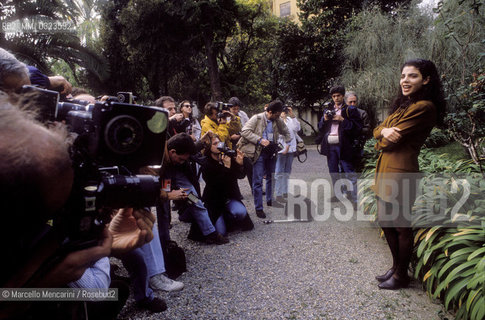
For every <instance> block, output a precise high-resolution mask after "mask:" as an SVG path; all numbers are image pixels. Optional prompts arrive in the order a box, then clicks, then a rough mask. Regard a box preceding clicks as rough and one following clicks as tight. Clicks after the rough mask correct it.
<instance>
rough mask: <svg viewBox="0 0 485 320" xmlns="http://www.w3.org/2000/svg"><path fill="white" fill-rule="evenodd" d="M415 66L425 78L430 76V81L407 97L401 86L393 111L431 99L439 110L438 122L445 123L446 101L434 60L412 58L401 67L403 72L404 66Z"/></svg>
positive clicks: (439, 123)
mask: <svg viewBox="0 0 485 320" xmlns="http://www.w3.org/2000/svg"><path fill="white" fill-rule="evenodd" d="M408 66H413V67H415V68H416V69H418V70H419V72H421V75H422V76H423V79H426V78H427V77H429V82H428V83H427V84H426V85H423V86H422V87H421V89H420V90H419V91H418V92H416V93H414V94H413V95H412V96H410V97H406V96H404V95H403V94H402V89H401V87H399V93H398V94H397V97H396V99H395V100H394V102H393V104H392V110H391V113H393V112H394V111H396V110H397V109H399V108H406V107H407V106H409V105H411V104H413V103H415V102H417V101H420V100H430V101H432V102H433V104H434V105H435V106H436V111H437V123H438V125H442V124H443V118H444V117H445V110H446V101H445V98H444V93H443V86H442V84H441V80H440V76H439V74H438V70H437V69H436V66H435V65H434V63H433V62H431V61H429V60H424V59H412V60H408V61H406V62H405V63H404V64H403V66H402V67H401V72H402V70H403V69H404V67H408Z"/></svg>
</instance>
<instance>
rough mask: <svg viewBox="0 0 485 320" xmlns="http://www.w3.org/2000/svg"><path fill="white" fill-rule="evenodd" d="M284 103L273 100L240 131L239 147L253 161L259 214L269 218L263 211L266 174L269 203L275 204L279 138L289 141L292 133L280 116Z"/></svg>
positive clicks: (255, 196)
mask: <svg viewBox="0 0 485 320" xmlns="http://www.w3.org/2000/svg"><path fill="white" fill-rule="evenodd" d="M282 111H283V103H282V102H281V101H279V100H275V101H272V102H270V103H269V104H268V107H267V108H266V109H265V111H264V112H262V113H259V114H256V115H254V116H252V117H251V119H249V121H248V122H247V123H246V125H244V127H243V128H242V130H241V139H240V140H239V142H238V144H237V147H238V149H240V150H241V151H242V152H244V154H245V155H246V157H248V158H249V159H250V160H251V161H252V162H253V185H252V189H253V198H254V207H255V209H256V215H257V216H258V217H259V218H266V214H265V213H264V211H263V176H264V175H265V174H266V204H267V205H268V206H271V205H272V198H273V191H272V175H273V174H274V172H275V165H276V154H277V152H278V151H279V150H278V139H279V137H280V135H283V136H284V141H285V142H286V143H289V142H290V141H291V135H290V132H289V131H288V127H287V126H286V124H285V123H284V121H283V120H282V119H281V118H280V115H281V112H282Z"/></svg>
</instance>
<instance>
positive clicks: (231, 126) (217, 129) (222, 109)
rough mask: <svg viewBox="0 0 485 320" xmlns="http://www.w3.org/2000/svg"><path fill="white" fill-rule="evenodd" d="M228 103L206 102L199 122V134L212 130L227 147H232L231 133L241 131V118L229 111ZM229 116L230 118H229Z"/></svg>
mask: <svg viewBox="0 0 485 320" xmlns="http://www.w3.org/2000/svg"><path fill="white" fill-rule="evenodd" d="M229 108H230V105H229V104H227V103H222V102H217V103H216V102H208V103H207V104H206V105H205V106H204V114H205V117H204V119H202V121H201V122H200V124H201V126H202V131H201V133H200V134H201V136H203V135H204V134H206V132H208V131H212V132H214V133H215V134H217V136H218V137H219V139H220V140H221V141H222V142H224V143H225V144H226V145H227V146H228V147H229V148H232V143H231V135H233V134H235V133H237V132H239V131H241V119H240V118H239V117H238V116H236V115H235V114H233V113H232V112H231V111H229ZM229 118H230V119H229Z"/></svg>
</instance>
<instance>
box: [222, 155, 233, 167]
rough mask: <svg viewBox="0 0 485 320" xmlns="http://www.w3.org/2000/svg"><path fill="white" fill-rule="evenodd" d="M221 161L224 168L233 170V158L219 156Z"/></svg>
mask: <svg viewBox="0 0 485 320" xmlns="http://www.w3.org/2000/svg"><path fill="white" fill-rule="evenodd" d="M219 159H220V161H221V162H222V164H223V165H224V167H226V168H228V169H230V168H231V157H229V156H226V155H225V154H219Z"/></svg>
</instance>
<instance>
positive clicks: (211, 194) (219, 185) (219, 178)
mask: <svg viewBox="0 0 485 320" xmlns="http://www.w3.org/2000/svg"><path fill="white" fill-rule="evenodd" d="M201 170H202V177H203V178H204V181H205V183H206V185H205V188H204V193H203V195H202V201H204V204H205V207H206V208H207V210H208V211H209V215H210V217H211V219H213V221H215V220H217V217H219V216H220V215H221V214H222V213H223V212H224V210H225V205H226V202H227V200H231V199H235V200H241V199H242V195H241V191H240V190H239V186H238V184H237V179H242V178H244V177H245V175H246V174H245V173H244V167H243V166H240V165H239V164H237V163H236V161H235V160H234V159H232V161H231V168H226V167H225V166H224V165H222V164H220V163H219V162H218V161H216V160H214V159H212V158H211V157H207V158H206V161H205V163H204V164H203V165H202V168H201Z"/></svg>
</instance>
